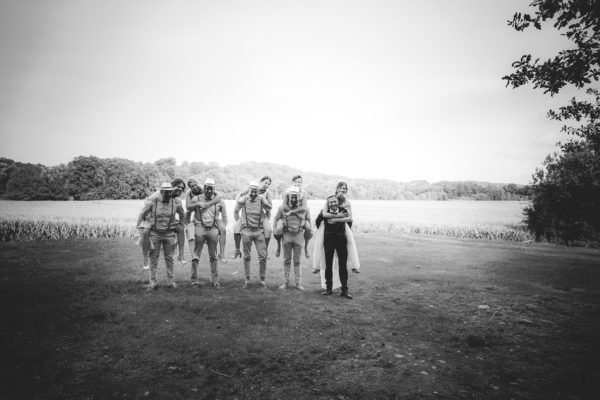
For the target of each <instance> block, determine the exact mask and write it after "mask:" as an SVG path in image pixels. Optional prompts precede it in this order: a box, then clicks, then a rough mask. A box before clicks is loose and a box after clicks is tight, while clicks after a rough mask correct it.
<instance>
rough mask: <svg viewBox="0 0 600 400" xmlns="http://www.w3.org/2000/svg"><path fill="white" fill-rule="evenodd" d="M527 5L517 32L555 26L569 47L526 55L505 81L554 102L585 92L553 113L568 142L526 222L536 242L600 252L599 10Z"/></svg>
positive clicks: (545, 2)
mask: <svg viewBox="0 0 600 400" xmlns="http://www.w3.org/2000/svg"><path fill="white" fill-rule="evenodd" d="M529 6H530V7H531V8H530V12H529V13H521V12H517V13H515V14H514V16H513V18H512V20H509V21H507V22H508V25H509V26H511V27H512V28H514V29H515V30H516V31H519V32H520V31H524V30H527V29H532V28H535V29H536V30H541V29H542V27H548V25H551V26H552V27H553V28H554V29H556V31H557V32H560V34H561V35H562V36H564V37H565V38H566V39H567V40H568V41H569V42H570V44H569V46H565V48H563V49H562V50H560V51H558V52H557V53H556V54H555V55H554V56H553V57H550V58H548V59H546V60H542V59H540V58H537V57H533V56H532V55H531V54H524V55H522V56H521V58H520V59H518V60H516V61H515V62H513V64H512V68H513V70H512V72H511V73H510V74H509V75H506V76H504V77H503V78H502V79H504V80H506V84H507V86H511V87H513V88H518V87H521V86H524V85H531V86H533V88H534V89H539V90H543V92H544V93H545V94H548V95H550V96H554V95H555V94H557V93H559V92H560V91H561V90H562V89H563V88H565V87H571V88H577V89H579V91H578V92H577V93H578V94H577V96H578V97H577V98H575V97H573V98H572V99H571V100H570V101H569V102H568V103H566V104H565V105H563V106H561V107H559V108H558V109H551V110H548V117H549V118H550V119H552V120H556V121H563V122H564V123H565V125H564V126H563V127H562V129H561V130H562V131H563V132H565V133H566V141H561V142H559V143H558V144H557V146H558V148H557V150H556V152H554V154H550V155H548V156H547V157H546V159H545V160H544V161H543V162H542V166H541V167H540V168H537V169H536V171H535V173H534V174H533V177H532V188H533V198H532V202H531V205H530V206H528V207H527V208H526V209H525V216H526V218H525V222H526V224H527V226H528V228H529V230H530V231H531V232H533V233H534V234H535V235H536V237H537V238H545V239H547V240H549V241H559V242H563V243H566V244H574V245H578V244H584V245H590V246H595V247H600V86H599V81H600V4H599V2H598V1H597V0H578V1H572V0H533V2H532V3H531V4H530V5H529Z"/></svg>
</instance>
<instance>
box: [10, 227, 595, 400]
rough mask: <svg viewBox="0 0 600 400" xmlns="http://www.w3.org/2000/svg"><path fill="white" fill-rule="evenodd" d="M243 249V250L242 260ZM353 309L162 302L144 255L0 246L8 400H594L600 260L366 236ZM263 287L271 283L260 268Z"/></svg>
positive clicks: (247, 296)
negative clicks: (147, 277) (146, 281)
mask: <svg viewBox="0 0 600 400" xmlns="http://www.w3.org/2000/svg"><path fill="white" fill-rule="evenodd" d="M230 243H231V242H230ZM357 246H358V247H359V254H360V255H361V260H362V273H361V274H359V275H355V276H352V277H351V279H350V284H349V285H350V290H351V293H352V294H353V295H354V296H355V298H354V300H350V301H349V300H346V299H343V298H341V297H339V296H337V295H334V296H331V297H328V298H324V297H323V296H321V295H320V294H319V293H320V289H319V283H318V280H317V277H315V276H314V275H311V274H310V273H309V271H310V269H309V267H308V266H306V265H305V264H304V262H303V276H304V285H305V287H306V289H307V290H306V291H305V292H301V291H298V290H295V289H289V290H287V291H280V290H278V289H276V288H277V286H278V285H279V284H280V283H281V274H282V272H281V262H282V261H281V259H277V258H272V259H271V260H270V263H269V266H268V273H267V284H268V289H266V290H261V289H259V288H258V287H256V286H255V287H252V288H251V289H249V290H243V289H242V288H241V285H242V282H243V277H242V276H243V266H242V262H241V261H240V260H239V259H237V260H229V262H228V263H227V264H221V265H220V276H221V282H222V284H223V286H224V289H223V290H221V291H216V290H213V289H211V288H209V287H208V285H207V283H208V272H207V269H208V268H207V261H206V255H205V254H203V256H202V262H201V276H202V278H203V283H204V285H203V286H201V287H200V288H196V287H192V286H190V285H189V283H188V275H189V269H188V268H189V267H188V266H187V265H186V266H181V265H177V266H176V279H177V281H178V282H179V283H180V285H179V288H178V289H174V290H173V289H167V288H166V287H165V286H164V284H165V271H164V264H163V263H162V262H161V263H160V264H159V279H160V282H159V283H160V284H162V286H161V287H160V288H159V289H158V290H157V291H153V292H150V293H148V292H147V291H146V290H145V288H144V286H143V284H142V280H143V272H142V270H141V267H140V262H141V255H140V249H139V248H138V247H135V245H134V243H133V241H132V240H131V239H98V240H75V241H65V240H58V241H40V242H35V243H33V242H11V243H0V271H1V273H2V275H1V278H0V333H1V335H2V337H1V340H0V354H2V357H0V398H7V399H25V398H27V399H34V398H40V399H166V398H175V399H188V398H190V399H217V398H218V399H226V398H232V399H233V398H237V399H263V398H269V399H280V398H292V399H296V398H297V399H306V398H314V399H404V398H408V399H456V398H459V399H511V398H512V399H592V398H594V399H595V398H596V395H597V393H600V365H599V364H598V357H599V356H600V340H599V338H600V319H599V318H598V315H600V251H598V250H592V249H581V248H579V249H573V248H565V247H561V246H549V245H522V244H517V243H508V242H504V241H475V240H457V239H449V238H444V237H439V236H428V235H405V234H361V235H360V236H358V237H357ZM252 268H253V274H254V276H253V278H256V273H257V265H256V261H254V262H253V266H252Z"/></svg>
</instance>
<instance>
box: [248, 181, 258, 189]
mask: <svg viewBox="0 0 600 400" xmlns="http://www.w3.org/2000/svg"><path fill="white" fill-rule="evenodd" d="M248 186H249V187H251V188H256V189H258V182H257V181H250V183H249V184H248Z"/></svg>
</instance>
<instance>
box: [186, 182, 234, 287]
mask: <svg viewBox="0 0 600 400" xmlns="http://www.w3.org/2000/svg"><path fill="white" fill-rule="evenodd" d="M216 197H217V196H216V194H215V181H214V179H211V178H208V179H206V181H204V190H203V194H202V195H200V196H194V197H192V199H191V201H190V203H189V204H187V205H186V208H187V209H188V210H189V211H193V212H194V226H195V235H194V236H195V237H194V240H195V251H194V255H195V256H196V259H195V260H193V261H192V285H197V284H198V264H199V262H200V254H202V248H203V247H204V243H206V244H207V246H208V257H209V260H210V273H211V277H212V279H211V280H212V285H213V286H214V287H215V288H218V289H220V288H221V285H220V284H219V273H218V270H217V267H218V261H217V243H218V241H219V229H218V223H219V221H218V219H219V215H221V217H222V219H223V223H224V224H225V225H227V208H226V207H225V203H224V202H223V200H219V201H218V202H216V203H215V202H211V200H216Z"/></svg>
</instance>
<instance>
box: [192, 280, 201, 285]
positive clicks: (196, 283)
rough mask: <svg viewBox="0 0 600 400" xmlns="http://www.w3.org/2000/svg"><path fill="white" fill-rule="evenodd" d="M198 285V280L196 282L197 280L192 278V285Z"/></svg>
mask: <svg viewBox="0 0 600 400" xmlns="http://www.w3.org/2000/svg"><path fill="white" fill-rule="evenodd" d="M198 285H200V282H198V280H196V279H192V286H198Z"/></svg>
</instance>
